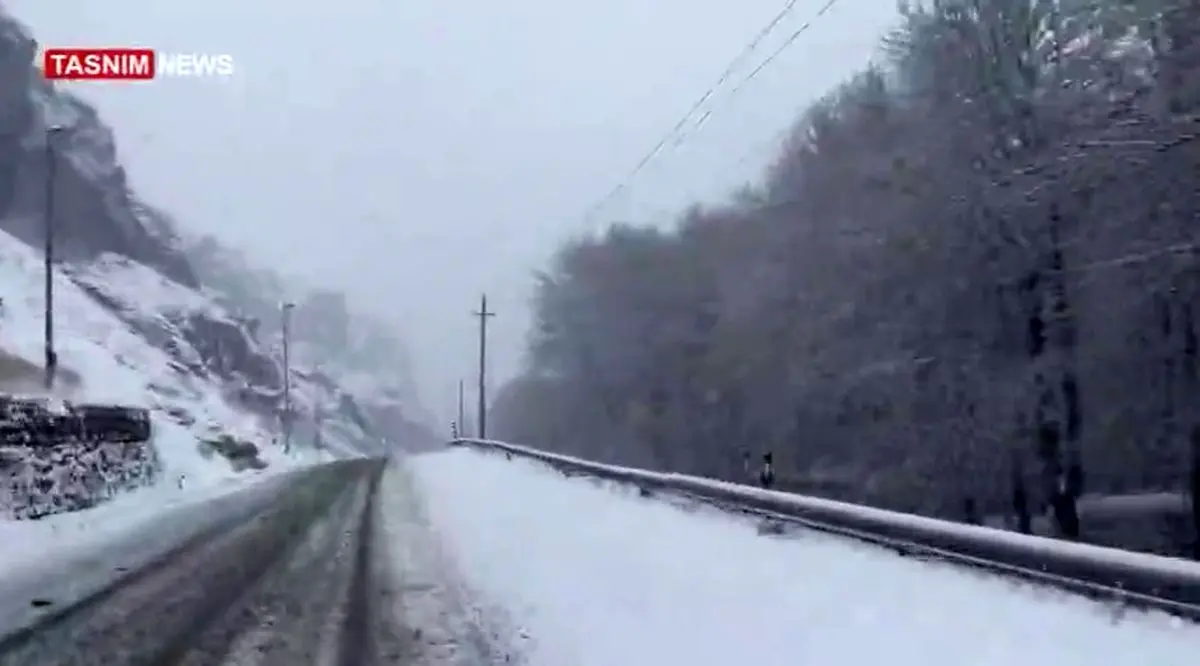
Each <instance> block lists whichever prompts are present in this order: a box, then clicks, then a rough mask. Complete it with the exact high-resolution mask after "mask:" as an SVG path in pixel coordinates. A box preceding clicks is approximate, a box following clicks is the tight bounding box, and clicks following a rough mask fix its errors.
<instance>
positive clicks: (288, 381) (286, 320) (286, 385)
mask: <svg viewBox="0 0 1200 666" xmlns="http://www.w3.org/2000/svg"><path fill="white" fill-rule="evenodd" d="M294 307H296V304H295V303H284V304H283V305H282V306H281V308H280V320H281V321H280V325H281V327H282V338H283V423H282V425H283V451H284V453H290V452H291V450H292V361H291V356H290V354H289V349H288V346H289V341H288V338H289V337H291V319H292V308H294Z"/></svg>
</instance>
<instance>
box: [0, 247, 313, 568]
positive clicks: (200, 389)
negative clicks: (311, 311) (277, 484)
mask: <svg viewBox="0 0 1200 666" xmlns="http://www.w3.org/2000/svg"><path fill="white" fill-rule="evenodd" d="M147 272H150V271H147ZM155 275H157V274H155ZM42 276H43V273H42V259H41V256H40V255H39V254H38V253H37V252H36V251H34V250H33V249H32V248H30V247H28V246H26V245H24V244H22V243H21V242H20V241H18V240H16V239H14V238H12V237H11V236H9V235H7V234H5V233H3V232H0V284H3V285H4V294H3V304H2V306H0V350H2V351H3V352H4V353H5V354H7V355H15V356H18V357H20V358H22V359H25V360H27V361H30V362H32V363H34V364H36V365H38V366H40V365H41V358H42V326H43V320H42V307H43V301H42V279H43V278H42ZM56 278H57V279H56V280H55V299H56V300H55V302H56V307H55V324H56V326H55V328H56V332H57V333H56V346H57V348H58V353H59V359H60V360H59V362H60V365H61V366H62V367H63V368H64V369H65V370H66V371H68V372H69V373H71V374H74V375H77V376H78V377H79V378H80V380H81V382H80V384H79V386H78V387H77V388H75V389H73V390H70V391H69V395H64V396H62V397H69V398H72V399H76V400H87V401H97V402H101V401H103V402H108V401H111V402H117V403H125V404H131V405H139V406H146V407H150V408H152V409H153V410H154V412H153V415H154V416H153V418H154V432H155V435H154V444H155V446H156V448H157V450H158V453H159V456H160V459H161V461H162V464H163V473H162V475H161V480H160V483H159V485H158V486H156V487H152V488H145V489H142V490H139V491H136V492H133V493H130V494H128V495H126V496H122V497H119V498H117V499H116V500H115V501H112V502H109V503H106V504H101V505H100V506H98V507H96V508H93V509H89V510H87V511H83V512H80V513H76V514H62V515H56V516H50V517H48V518H45V519H42V520H40V521H35V522H29V521H20V522H4V521H0V541H2V542H3V543H5V544H6V545H5V547H4V548H0V569H10V568H11V567H14V566H17V565H19V564H20V562H22V561H24V560H27V559H29V558H36V557H39V556H40V554H42V553H44V552H45V551H46V549H47V548H52V547H53V548H57V547H59V546H62V545H65V544H67V543H79V542H80V541H81V540H84V541H86V540H88V539H92V538H98V537H97V535H98V534H101V533H105V534H107V533H110V532H112V531H114V530H117V531H120V530H125V529H128V528H129V526H130V525H134V524H136V523H138V521H143V520H147V519H149V517H150V516H152V515H153V514H154V513H155V512H158V511H161V510H163V509H164V508H167V507H169V506H173V505H176V504H179V503H186V502H193V501H203V500H204V499H205V498H207V497H210V496H211V495H212V494H213V493H221V492H226V491H228V490H231V489H233V488H235V487H239V486H242V485H245V484H246V483H253V482H255V481H256V480H259V479H261V478H263V476H269V475H273V474H277V473H281V472H285V471H287V470H289V469H294V468H296V467H297V466H302V465H307V464H313V463H316V462H320V461H322V460H324V459H325V454H321V453H318V452H314V451H311V450H307V449H299V450H297V451H296V452H295V453H293V454H291V455H285V454H283V453H282V451H281V450H280V449H279V448H278V447H272V446H264V447H261V449H262V458H263V460H265V461H266V462H267V463H268V467H267V469H266V470H264V471H262V472H259V473H242V474H236V473H234V472H233V470H232V469H231V467H230V466H229V464H228V463H226V462H225V461H223V460H221V459H219V458H217V459H207V458H205V457H203V456H202V455H201V454H200V452H199V450H198V449H197V446H196V444H197V441H198V438H200V437H205V436H211V435H212V434H213V432H214V430H213V429H214V428H218V429H219V430H220V431H222V432H227V433H230V434H232V435H234V436H235V437H239V438H244V439H248V440H251V441H258V442H265V441H270V440H271V437H272V435H271V433H269V432H267V431H266V430H265V428H264V425H263V424H261V423H260V422H259V420H258V419H256V418H255V417H253V416H250V415H248V414H246V413H244V412H240V411H238V410H236V409H234V408H233V407H231V406H230V405H228V404H227V403H226V402H225V401H224V400H223V399H222V397H221V394H220V390H219V389H218V387H217V386H215V385H213V384H211V383H208V382H204V381H199V380H195V379H194V378H188V377H186V375H184V374H182V373H180V372H177V371H176V370H174V369H173V368H172V367H171V359H170V358H169V357H168V356H167V354H166V353H165V352H163V351H162V350H159V349H157V348H156V347H154V346H152V345H150V344H149V343H148V342H147V341H146V340H145V339H143V338H142V337H140V336H138V335H137V334H135V333H134V332H133V331H131V330H130V329H129V328H128V327H127V326H126V325H125V324H124V323H123V322H121V321H120V320H119V319H118V318H117V317H116V316H114V315H113V314H112V313H111V312H109V311H108V310H106V309H105V308H104V307H103V306H101V305H100V304H99V303H98V302H96V301H95V300H93V299H92V298H91V297H89V296H88V295H87V294H86V293H84V292H83V291H82V290H81V289H80V288H79V287H78V286H77V285H76V284H75V283H74V282H73V281H71V280H70V279H68V278H67V277H66V276H64V275H61V274H59V275H57V276H56ZM142 293H143V298H142V299H141V300H140V301H139V303H140V304H141V305H143V306H145V307H146V310H147V312H148V313H151V312H152V311H153V307H152V306H153V303H151V302H150V301H152V300H153V299H154V298H155V297H156V295H158V294H159V293H160V292H159V291H156V290H155V289H152V288H146V289H145V290H144V291H143V292H142ZM151 316H152V315H151ZM3 388H7V389H9V390H12V387H3ZM172 408H175V409H179V410H182V411H186V412H187V413H188V414H190V415H191V416H192V417H193V418H194V420H195V422H194V425H192V426H190V427H185V426H183V425H180V424H179V423H177V422H176V421H175V420H173V419H171V418H168V417H166V416H165V412H166V410H168V409H172Z"/></svg>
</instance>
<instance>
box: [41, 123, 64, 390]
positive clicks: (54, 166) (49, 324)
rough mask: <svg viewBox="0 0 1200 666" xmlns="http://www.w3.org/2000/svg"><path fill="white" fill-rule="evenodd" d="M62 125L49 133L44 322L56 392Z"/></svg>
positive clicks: (49, 382) (49, 375)
mask: <svg viewBox="0 0 1200 666" xmlns="http://www.w3.org/2000/svg"><path fill="white" fill-rule="evenodd" d="M62 131H63V128H62V126H60V125H53V126H51V127H49V128H47V130H46V210H45V218H46V219H45V220H43V223H44V225H45V228H44V230H43V231H44V235H45V241H46V247H45V253H44V254H45V266H44V268H45V282H46V285H45V287H46V294H45V303H44V304H43V305H44V307H45V312H44V314H43V319H44V321H45V324H46V330H45V346H46V368H45V370H46V375H45V386H46V391H47V392H49V391H53V390H54V379H55V375H57V374H58V354H57V353H56V352H55V351H54V231H55V229H54V189H55V188H54V185H55V181H56V180H57V176H58V174H57V171H58V155H57V154H55V149H56V148H57V146H56V145H55V143H56V139H57V138H58V136H59V135H61V134H62Z"/></svg>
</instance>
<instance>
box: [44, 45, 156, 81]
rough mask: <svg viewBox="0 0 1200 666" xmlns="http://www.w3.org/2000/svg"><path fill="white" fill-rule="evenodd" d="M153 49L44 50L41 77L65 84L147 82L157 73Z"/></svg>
mask: <svg viewBox="0 0 1200 666" xmlns="http://www.w3.org/2000/svg"><path fill="white" fill-rule="evenodd" d="M156 64H157V63H156V58H155V56H154V49H142V48H99V49H98V48H85V49H46V51H45V52H44V53H43V54H42V63H41V65H42V74H43V76H45V77H46V78H47V79H51V80H65V81H148V80H150V79H153V78H154V74H155V69H156Z"/></svg>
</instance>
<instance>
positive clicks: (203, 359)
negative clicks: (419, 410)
mask: <svg viewBox="0 0 1200 666" xmlns="http://www.w3.org/2000/svg"><path fill="white" fill-rule="evenodd" d="M35 52H36V46H35V43H34V41H33V39H32V38H31V37H30V36H29V34H28V33H27V32H26V31H25V30H24V29H23V28H22V27H21V26H20V25H19V24H18V23H17V22H16V21H15V20H13V19H12V17H10V16H9V15H8V14H7V13H5V11H4V8H3V6H0V273H2V274H3V275H2V276H0V277H2V278H3V280H2V282H3V284H4V286H5V290H4V294H3V295H2V298H3V308H2V311H0V352H3V354H4V363H3V364H0V365H3V367H0V373H6V375H5V376H0V384H3V385H0V390H5V389H6V388H7V390H25V389H27V388H29V386H30V385H31V384H34V383H35V382H31V381H29V380H30V376H31V375H36V374H38V373H40V362H39V360H38V359H40V358H41V355H40V347H41V335H40V325H41V312H40V310H41V285H40V270H39V264H40V257H39V255H38V252H39V251H40V247H41V245H42V242H43V238H44V235H43V230H44V220H45V219H46V217H47V211H48V210H49V211H52V215H51V216H50V217H51V219H53V221H54V227H55V238H56V247H57V255H58V258H59V260H60V263H59V269H60V272H61V274H60V275H58V276H57V281H58V284H59V286H58V287H57V291H58V293H59V294H60V296H59V297H58V299H59V300H58V303H57V305H58V307H56V317H57V319H58V329H59V332H58V336H59V339H60V341H61V342H60V347H61V349H60V357H61V361H62V365H63V373H62V374H63V376H64V378H65V379H64V386H65V387H67V388H68V389H71V388H74V389H75V390H76V392H77V393H78V394H80V395H82V396H84V397H86V398H87V399H91V400H96V399H111V400H115V401H124V402H131V403H134V404H141V405H143V406H146V407H150V408H152V410H153V420H154V425H155V431H156V432H157V433H162V436H158V435H156V440H155V443H154V445H155V447H156V448H157V449H158V451H157V454H161V455H156V456H154V458H155V459H156V460H161V463H157V462H156V463H155V464H160V465H161V466H162V467H163V468H164V470H165V471H166V475H165V476H164V477H163V478H170V479H172V482H173V483H182V482H183V481H182V477H183V476H188V475H190V476H193V477H194V476H197V475H198V476H204V475H205V474H206V472H204V471H202V470H205V469H207V468H209V467H215V468H221V469H223V470H224V471H228V468H229V466H228V464H226V463H222V462H221V461H219V460H218V461H214V460H212V459H211V458H212V456H211V454H212V452H213V451H220V450H222V448H221V447H219V446H213V445H212V441H214V440H213V439H212V438H219V437H221V436H222V435H226V436H233V437H235V438H236V439H238V440H241V441H248V442H252V443H254V444H255V445H256V446H257V447H258V448H259V449H261V450H262V452H263V453H262V456H263V458H264V459H265V461H266V462H267V463H269V462H270V461H279V462H280V464H292V463H294V462H296V460H297V458H306V459H313V456H316V457H321V456H329V455H337V456H346V455H361V454H374V453H378V452H382V451H385V450H387V449H389V448H390V447H392V446H395V445H396V444H408V443H417V442H418V441H420V440H427V441H430V440H431V439H432V435H431V434H430V433H428V431H426V430H425V429H424V428H422V427H421V426H419V425H417V424H415V423H413V422H411V421H410V420H409V419H408V418H407V417H406V416H405V415H404V411H403V409H402V406H401V405H399V404H397V401H396V400H395V397H394V396H393V395H386V394H387V391H386V390H380V386H381V384H380V383H378V382H372V381H371V380H370V379H369V378H363V377H359V376H355V378H354V384H355V388H354V390H348V389H347V388H346V386H345V385H344V382H343V379H342V376H343V375H346V374H348V372H344V371H340V370H339V369H338V368H337V367H336V366H334V367H323V368H322V370H321V371H320V372H318V371H315V370H313V369H312V368H306V367H305V363H304V361H305V360H306V359H304V358H303V356H300V357H294V361H293V372H292V376H291V378H290V379H291V382H290V384H291V403H292V404H293V406H294V412H293V416H292V419H291V421H292V423H293V424H294V425H293V428H292V432H293V435H292V437H291V438H290V443H291V445H292V446H290V447H289V451H288V452H287V453H286V454H285V453H284V452H282V449H283V446H282V442H279V441H278V435H277V433H279V432H280V420H281V418H282V415H283V411H284V410H283V405H284V400H283V385H284V378H283V372H282V364H281V363H280V359H279V354H278V344H277V342H276V338H275V336H269V337H270V338H271V339H261V338H260V331H259V330H258V329H259V326H258V323H257V320H256V319H254V318H253V317H251V316H248V315H246V314H244V313H240V312H238V311H237V309H236V307H235V306H231V305H230V299H229V298H228V297H227V295H225V294H222V293H220V292H218V291H217V290H215V289H214V288H213V286H212V285H211V284H205V283H204V282H203V281H202V280H201V279H200V278H199V277H198V276H197V272H196V271H195V270H194V268H193V266H192V264H191V262H190V261H189V257H188V255H187V252H186V250H185V249H184V244H183V243H182V242H181V240H180V237H179V234H178V233H177V231H176V228H175V225H174V223H173V221H172V220H171V219H170V218H169V217H168V216H167V215H165V214H164V213H163V212H162V211H160V210H157V209H155V208H154V207H152V206H150V205H148V204H146V203H145V202H143V201H141V200H139V199H138V197H137V196H136V195H135V194H134V193H133V192H132V190H131V189H130V186H129V183H128V179H127V177H126V174H125V170H124V168H123V167H122V166H121V164H120V162H119V160H118V155H117V150H116V144H115V140H114V137H113V135H112V132H111V131H110V130H109V129H108V128H107V127H106V126H105V125H104V124H103V123H102V121H101V119H100V118H99V116H98V114H97V113H96V112H95V111H94V110H93V109H92V108H91V107H89V106H88V105H87V104H86V103H85V102H83V101H82V100H80V99H78V98H76V97H74V96H72V95H69V94H65V93H63V92H61V91H57V90H55V89H53V88H52V87H51V86H50V85H49V84H47V82H45V81H44V80H42V79H41V78H40V76H39V75H38V74H37V73H36V71H35V69H34V68H33V66H32V60H33V57H34V55H35ZM51 127H61V128H62V129H61V130H60V131H55V132H50V128H51ZM51 137H53V138H51ZM51 174H53V176H54V177H53V179H50V178H49V176H50V175H51ZM48 183H52V186H51V187H47V184H48ZM48 204H49V205H48ZM264 337H266V336H264ZM297 361H298V362H297ZM72 377H73V379H72ZM376 394H378V395H376ZM373 403H378V404H379V405H382V406H383V407H382V408H380V407H377V406H373ZM204 440H208V441H209V445H207V447H206V446H199V445H200V443H201V442H202V441H204ZM167 442H169V443H167ZM198 446H199V448H197V447H198ZM164 447H166V448H167V449H168V450H164ZM235 448H236V447H235ZM239 450H241V449H239ZM198 452H199V453H201V454H203V453H205V452H207V455H208V458H204V457H203V456H200V457H199V458H198V457H197V453H198ZM202 459H203V460H202ZM0 467H4V465H0ZM257 467H258V465H257V464H253V465H249V466H248V467H247V466H243V468H249V469H254V468H257ZM36 473H40V472H36ZM56 483H57V482H56ZM64 483H67V484H68V485H69V484H70V480H69V479H68V480H67V481H66V482H64ZM51 485H54V484H51ZM57 485H59V486H61V485H62V483H58V484H57ZM0 504H3V502H2V501H0ZM0 508H2V507H0Z"/></svg>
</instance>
